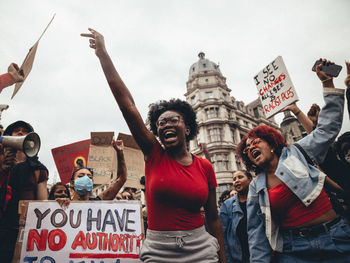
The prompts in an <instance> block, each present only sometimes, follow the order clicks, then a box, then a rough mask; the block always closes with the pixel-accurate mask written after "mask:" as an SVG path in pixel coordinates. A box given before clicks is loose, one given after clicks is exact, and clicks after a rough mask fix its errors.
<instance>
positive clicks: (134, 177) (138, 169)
mask: <svg viewBox="0 0 350 263" xmlns="http://www.w3.org/2000/svg"><path fill="white" fill-rule="evenodd" d="M118 140H123V143H124V156H125V163H126V169H127V171H128V179H127V180H126V182H125V184H124V186H125V187H133V188H138V189H143V188H144V186H143V185H142V184H140V179H141V177H142V176H143V175H145V161H144V155H143V153H142V151H141V150H140V148H139V146H138V145H137V143H136V141H135V139H134V137H132V136H131V135H128V134H124V133H119V134H118Z"/></svg>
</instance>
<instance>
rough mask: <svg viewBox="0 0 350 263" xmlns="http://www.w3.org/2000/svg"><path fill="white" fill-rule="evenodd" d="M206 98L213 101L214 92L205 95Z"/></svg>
mask: <svg viewBox="0 0 350 263" xmlns="http://www.w3.org/2000/svg"><path fill="white" fill-rule="evenodd" d="M205 98H206V99H213V98H214V95H213V92H212V91H207V92H206V93H205Z"/></svg>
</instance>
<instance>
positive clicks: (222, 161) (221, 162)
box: [212, 153, 229, 172]
mask: <svg viewBox="0 0 350 263" xmlns="http://www.w3.org/2000/svg"><path fill="white" fill-rule="evenodd" d="M212 159H213V162H214V167H215V168H216V172H223V171H228V170H229V162H228V155H227V154H226V153H217V154H214V156H213V158H212Z"/></svg>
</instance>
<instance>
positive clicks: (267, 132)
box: [236, 125, 287, 172]
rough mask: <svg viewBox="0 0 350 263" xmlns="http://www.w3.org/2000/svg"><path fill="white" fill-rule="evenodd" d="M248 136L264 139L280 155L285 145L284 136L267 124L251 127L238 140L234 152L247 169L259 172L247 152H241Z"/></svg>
mask: <svg viewBox="0 0 350 263" xmlns="http://www.w3.org/2000/svg"><path fill="white" fill-rule="evenodd" d="M248 138H261V139H263V140H264V141H266V142H267V143H268V144H269V145H270V146H271V147H272V148H273V150H274V153H275V154H276V155H277V156H278V157H280V155H281V153H282V149H283V147H286V146H287V144H286V139H285V138H284V136H283V135H282V134H281V133H280V132H279V131H278V130H276V129H274V128H272V127H270V126H267V125H259V126H257V127H255V128H253V129H251V130H250V131H249V132H248V133H247V134H246V135H245V136H244V137H243V138H242V140H241V141H240V143H239V144H238V145H237V148H236V154H237V155H238V157H239V158H240V159H242V161H243V163H244V165H245V166H246V168H247V170H248V171H255V172H260V171H261V170H260V169H259V167H256V166H255V165H254V164H253V163H252V162H251V161H250V160H249V158H248V155H247V154H244V153H243V150H244V148H245V147H246V146H247V144H246V143H247V139H248Z"/></svg>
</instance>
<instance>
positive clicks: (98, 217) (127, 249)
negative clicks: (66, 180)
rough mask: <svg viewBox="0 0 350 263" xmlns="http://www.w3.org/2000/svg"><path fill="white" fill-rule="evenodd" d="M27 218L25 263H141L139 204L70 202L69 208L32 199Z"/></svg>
mask: <svg viewBox="0 0 350 263" xmlns="http://www.w3.org/2000/svg"><path fill="white" fill-rule="evenodd" d="M21 218H23V216H22V215H21ZM24 218H25V227H24V229H23V228H22V230H21V231H20V234H19V242H18V244H19V245H21V255H20V260H19V262H21V263H22V262H30V263H32V262H34V263H36V262H37V263H39V262H50V263H55V262H57V263H59V262H69V263H78V262H79V263H83V262H84V263H92V262H94V263H101V262H104V263H124V262H125V263H132V262H141V261H140V260H139V252H140V250H141V247H142V243H143V224H142V218H141V203H140V202H139V201H98V202H88V201H85V202H71V203H70V205H69V207H68V208H67V209H65V210H63V209H62V208H61V207H60V206H59V205H58V203H57V202H55V201H44V202H43V201H41V202H40V201H30V202H29V205H28V208H27V213H26V216H24ZM18 258H19V257H18ZM15 262H18V261H15Z"/></svg>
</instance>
